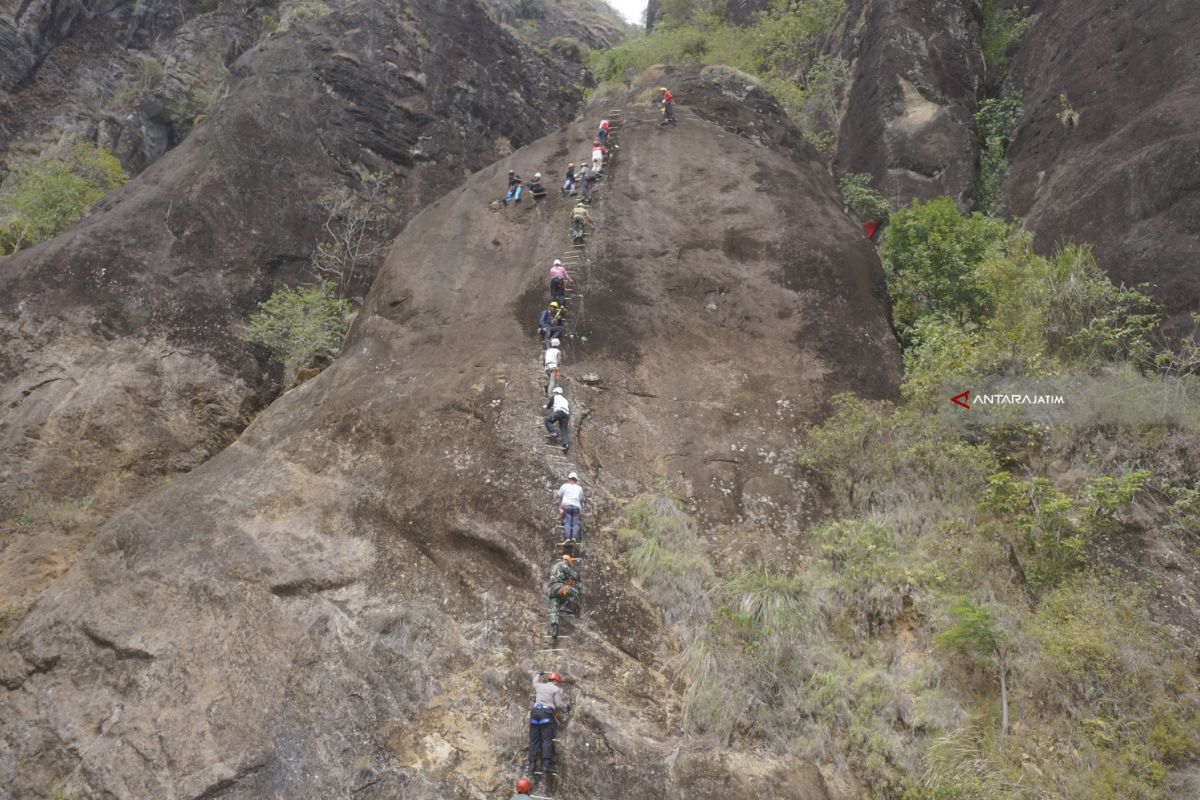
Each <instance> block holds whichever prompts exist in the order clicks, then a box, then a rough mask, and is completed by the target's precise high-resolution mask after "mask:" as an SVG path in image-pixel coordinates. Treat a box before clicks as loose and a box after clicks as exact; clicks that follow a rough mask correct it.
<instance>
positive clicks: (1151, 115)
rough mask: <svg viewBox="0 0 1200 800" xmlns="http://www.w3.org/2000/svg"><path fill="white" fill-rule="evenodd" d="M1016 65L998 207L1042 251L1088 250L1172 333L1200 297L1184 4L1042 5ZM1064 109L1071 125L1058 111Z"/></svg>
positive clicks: (1193, 59)
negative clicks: (1007, 159) (1160, 310)
mask: <svg viewBox="0 0 1200 800" xmlns="http://www.w3.org/2000/svg"><path fill="white" fill-rule="evenodd" d="M1034 10H1035V11H1036V12H1038V14H1039V16H1038V20H1037V22H1036V23H1035V24H1034V25H1033V27H1032V28H1031V29H1030V31H1029V33H1028V34H1027V35H1026V38H1025V40H1024V43H1023V45H1022V47H1021V49H1020V51H1019V53H1018V56H1017V60H1016V62H1015V64H1014V70H1013V77H1012V85H1013V87H1014V88H1015V89H1016V90H1017V91H1019V92H1020V94H1021V96H1022V98H1023V102H1024V108H1025V117H1024V119H1023V120H1022V121H1021V124H1020V126H1019V129H1018V132H1017V135H1016V137H1015V140H1014V142H1013V145H1012V147H1011V149H1010V156H1011V158H1012V172H1011V175H1010V177H1009V180H1008V183H1007V184H1006V189H1005V198H1006V206H1005V210H1007V211H1009V212H1011V213H1013V214H1017V215H1020V216H1023V217H1025V220H1026V225H1027V226H1028V227H1029V228H1030V229H1032V230H1034V231H1036V232H1037V235H1038V242H1037V243H1038V245H1039V246H1040V247H1043V248H1047V249H1048V248H1051V247H1053V246H1054V245H1055V243H1057V242H1061V241H1066V240H1074V241H1080V242H1091V243H1093V244H1095V246H1096V256H1097V258H1098V259H1099V261H1100V263H1101V265H1102V266H1103V267H1104V268H1105V269H1106V270H1107V271H1108V272H1109V273H1110V274H1112V275H1113V276H1114V278H1116V279H1118V280H1122V281H1125V282H1126V283H1129V284H1135V283H1139V282H1142V281H1149V282H1151V283H1153V284H1155V285H1156V286H1157V289H1156V291H1155V295H1156V297H1157V298H1158V299H1159V300H1160V301H1161V302H1162V303H1164V304H1165V306H1166V308H1167V311H1168V313H1170V314H1171V315H1172V316H1173V317H1174V319H1175V322H1176V325H1177V327H1178V328H1179V329H1182V328H1183V327H1185V326H1186V325H1188V320H1187V315H1188V313H1189V312H1192V311H1195V308H1196V298H1197V296H1198V295H1200V277H1198V276H1197V273H1196V270H1195V264H1196V263H1197V259H1198V257H1200V233H1198V231H1200V193H1197V191H1196V187H1197V185H1200V128H1198V127H1197V125H1196V115H1195V113H1194V112H1195V109H1196V107H1197V101H1198V100H1200V67H1198V64H1200V62H1198V60H1197V55H1196V48H1195V42H1196V39H1197V36H1200V15H1197V14H1196V7H1195V4H1194V3H1189V2H1184V1H1183V0H1167V1H1166V2H1131V3H1122V4H1107V5H1106V4H1095V3H1087V2H1082V0H1080V1H1079V2H1061V3H1041V4H1038V5H1037V6H1036V7H1035V8H1034ZM1069 110H1073V111H1074V112H1076V113H1077V114H1078V118H1077V119H1076V120H1074V121H1073V120H1072V118H1071V117H1070V116H1069V115H1068V114H1066V113H1064V112H1066V111H1069Z"/></svg>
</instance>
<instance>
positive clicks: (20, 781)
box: [0, 70, 900, 800]
mask: <svg viewBox="0 0 1200 800" xmlns="http://www.w3.org/2000/svg"><path fill="white" fill-rule="evenodd" d="M663 80H669V81H670V85H671V86H672V87H675V88H676V89H677V94H676V96H677V97H678V101H679V102H678V113H679V117H680V120H679V122H678V124H677V125H675V126H673V127H670V128H663V127H661V126H660V125H659V124H658V120H657V114H656V112H655V110H654V108H653V107H651V106H648V105H647V104H646V103H645V99H646V98H647V97H649V96H650V95H651V91H650V89H651V88H652V87H653V86H654V85H657V84H658V83H659V82H661V81H663ZM613 108H620V109H623V111H624V113H623V115H622V116H623V117H624V120H623V122H622V124H621V126H620V127H619V128H618V131H617V133H616V134H615V135H616V138H617V141H619V143H620V150H619V153H618V155H617V158H616V161H615V162H614V163H613V164H612V165H610V168H609V169H608V171H607V175H606V177H605V180H604V181H603V182H602V184H601V185H600V188H599V190H598V192H597V200H596V203H595V205H594V206H593V216H594V218H595V222H596V226H595V228H594V229H593V233H592V235H591V237H590V238H589V240H588V242H587V244H586V247H585V248H584V249H583V252H582V255H583V260H582V261H580V262H579V263H574V264H572V265H571V267H572V270H573V272H574V275H573V277H574V280H575V282H574V287H575V293H574V297H573V299H572V301H571V303H570V304H569V305H570V312H571V315H570V320H571V324H570V336H569V337H568V339H567V342H568V343H567V346H566V351H567V359H566V363H565V372H566V379H565V385H566V387H567V393H568V396H569V397H570V398H571V400H572V402H573V412H572V420H573V422H572V425H573V429H574V434H575V439H574V441H575V443H574V445H573V447H572V451H571V453H570V455H569V457H568V458H567V459H561V458H559V457H558V456H557V455H556V452H557V451H556V449H550V448H547V447H546V445H545V444H544V441H543V440H544V431H543V429H542V427H541V413H542V412H541V406H542V404H543V402H544V394H543V390H542V388H541V387H540V386H539V382H538V376H539V374H540V367H539V365H540V356H541V350H540V347H539V344H538V340H537V336H536V334H535V332H534V326H535V317H536V312H537V310H538V308H539V307H540V306H541V305H542V304H543V303H544V302H545V294H546V285H545V280H546V269H547V265H548V264H549V263H550V261H551V260H552V259H553V258H555V257H560V256H564V255H565V254H570V253H572V252H573V249H572V248H571V246H570V243H569V239H568V236H567V225H566V220H567V216H568V214H569V210H570V207H571V205H572V203H573V201H572V200H571V199H569V198H562V197H560V196H559V194H558V192H557V190H555V191H552V192H551V193H550V196H549V197H547V198H546V199H545V200H543V201H541V202H535V201H533V200H532V199H526V200H525V201H524V202H523V203H521V204H520V205H517V206H510V207H508V208H501V207H499V206H498V204H496V203H495V201H494V198H495V197H496V194H497V190H498V189H499V188H500V187H501V186H502V185H503V178H504V174H505V170H507V169H510V168H515V169H517V170H518V171H521V172H522V173H524V174H527V173H531V172H533V171H535V170H540V171H541V172H543V173H544V174H548V175H557V174H558V172H559V168H560V167H561V166H562V165H564V164H565V162H566V161H568V160H578V159H577V158H573V156H577V155H578V154H579V153H581V152H583V151H584V150H585V149H586V148H587V143H588V141H590V138H591V129H592V125H593V123H594V121H595V119H597V118H598V117H599V116H600V115H602V114H607V113H608V111H609V110H610V109H613ZM899 372H900V369H899V356H898V352H897V346H896V343H895V340H894V338H893V337H892V334H891V330H890V327H889V324H888V318H887V309H886V304H885V300H884V295H883V280H882V272H881V269H880V265H879V262H878V261H877V259H876V257H875V254H874V252H873V250H872V248H871V247H870V245H869V244H868V243H867V242H866V241H865V240H864V239H863V237H862V235H861V232H860V231H859V230H858V229H857V227H856V226H855V225H854V223H853V222H852V221H851V220H850V219H848V218H847V217H846V216H845V215H844V214H843V213H842V211H841V208H840V203H839V201H838V197H837V194H836V191H835V189H834V187H833V185H832V182H831V180H830V178H829V176H828V174H827V173H826V172H825V171H824V170H823V169H822V167H821V165H820V163H819V162H817V161H816V160H815V159H813V158H812V155H811V152H810V151H809V150H808V148H807V147H806V146H805V145H804V144H803V141H802V140H801V139H800V137H799V136H798V135H797V134H796V132H795V131H794V129H792V128H791V127H790V125H788V123H787V122H786V119H785V118H784V116H783V114H782V112H781V111H780V110H779V107H778V106H777V105H776V104H775V103H774V101H772V100H771V99H770V98H769V97H768V96H767V95H765V94H763V93H762V92H761V91H759V90H758V89H757V88H756V87H754V86H753V85H748V84H745V83H744V82H743V81H742V80H741V79H740V78H738V77H737V76H736V75H733V74H731V73H728V72H723V71H706V72H703V73H701V72H699V71H695V70H693V71H690V72H688V73H676V74H670V75H663V74H661V73H652V74H650V75H647V76H645V77H644V78H643V79H642V80H641V81H640V82H638V83H636V84H635V85H634V86H633V88H631V89H630V90H628V91H621V92H610V93H604V94H602V95H601V96H600V97H598V98H597V99H596V100H595V102H594V104H593V105H592V106H591V108H590V109H589V111H588V112H587V114H586V115H585V117H584V119H583V121H580V122H578V123H576V124H573V125H571V126H569V127H568V128H566V129H564V130H562V131H560V132H558V133H555V134H551V135H549V136H547V137H545V138H542V139H539V140H537V141H536V142H533V143H532V144H530V145H529V146H527V147H525V148H523V149H522V150H520V151H518V152H516V153H514V154H513V155H512V156H511V157H509V158H505V159H503V160H501V161H500V162H498V163H496V164H494V165H492V166H490V167H488V168H486V169H484V170H482V171H481V172H480V173H478V174H477V175H475V176H473V177H472V178H470V179H469V180H468V181H467V182H466V183H465V184H464V185H463V186H462V187H461V188H459V189H457V190H454V191H452V192H451V193H449V194H448V195H446V196H444V197H442V198H441V199H439V200H437V201H435V202H433V203H431V204H429V205H428V207H427V208H426V209H425V210H424V211H423V212H422V213H421V214H420V215H418V216H417V217H416V218H415V219H414V220H413V221H412V222H411V223H410V224H409V225H408V227H407V228H406V229H405V231H404V233H403V234H402V235H401V236H400V238H399V239H398V240H397V241H396V243H395V246H394V248H393V250H392V253H391V256H390V257H389V258H388V260H387V263H386V265H385V267H384V268H383V271H382V272H381V274H380V276H379V278H378V279H377V280H376V282H375V284H374V286H373V287H372V290H371V293H370V295H369V296H368V298H367V300H366V305H365V307H364V310H363V312H362V313H361V314H360V316H359V318H358V321H357V322H356V324H355V327H354V329H353V330H352V332H351V336H350V339H349V341H348V343H347V346H346V348H345V351H344V354H343V355H342V357H341V358H339V359H338V360H337V361H336V362H335V363H334V364H333V366H332V367H330V368H329V369H327V370H326V371H325V372H323V373H322V374H321V375H319V376H318V377H316V378H314V379H312V380H310V381H308V382H306V383H304V384H302V385H301V386H300V387H298V388H296V389H294V390H292V391H289V392H287V393H286V394H284V395H283V396H282V397H281V398H279V399H278V400H277V401H275V402H274V403H273V404H272V405H271V407H270V408H268V409H267V410H266V411H264V412H263V413H262V414H261V415H260V416H258V418H257V419H256V420H255V422H254V423H253V424H252V425H251V426H250V427H249V428H248V429H247V430H246V431H245V432H244V433H243V434H242V435H241V436H240V437H239V438H238V440H237V441H236V442H235V443H234V444H232V445H231V446H230V447H228V448H227V449H225V450H224V451H223V452H222V453H220V454H219V455H217V456H215V457H214V458H212V459H210V460H208V461H207V462H206V463H204V464H203V465H202V466H200V467H198V468H197V469H195V470H193V471H192V472H190V473H189V474H187V475H185V476H181V477H180V478H178V479H177V480H175V481H173V482H172V483H171V484H169V485H167V486H164V487H162V488H160V489H158V490H157V491H155V492H154V493H153V494H150V495H148V496H146V497H144V498H143V499H141V500H140V501H138V502H136V503H134V504H132V505H131V506H129V507H128V508H127V509H125V510H123V511H122V512H121V513H119V514H117V515H116V516H114V517H113V518H112V519H111V520H109V522H108V523H107V524H106V525H105V526H104V529H103V530H102V532H101V533H100V535H99V536H98V537H97V538H96V540H95V541H94V543H93V545H92V546H91V547H90V548H89V549H88V551H87V552H86V554H85V556H84V557H83V558H81V559H79V560H78V561H77V562H76V564H75V566H74V567H73V568H72V569H71V570H70V571H69V572H68V573H66V574H65V575H63V576H62V577H61V578H59V579H58V580H57V581H55V583H54V584H53V585H52V586H51V587H50V588H49V589H47V590H46V591H45V592H43V593H42V595H41V596H40V597H39V599H38V601H37V603H36V605H35V606H34V607H33V609H32V610H31V611H30V612H29V614H28V616H27V617H26V618H25V619H24V621H23V622H22V623H21V625H20V627H19V628H18V629H17V630H16V631H15V632H14V633H13V635H12V638H11V640H10V642H9V643H8V645H7V646H6V647H5V648H4V649H2V650H0V683H2V684H3V685H4V686H5V687H6V688H7V691H6V692H4V693H3V695H2V696H0V742H2V744H0V785H4V786H6V787H9V790H10V791H11V792H12V793H13V794H14V796H16V797H18V798H26V797H34V796H37V794H38V793H40V792H44V791H46V790H47V789H48V787H49V786H51V785H52V784H53V782H54V781H55V780H56V779H58V778H60V777H62V776H71V780H70V782H69V783H70V785H69V789H70V790H71V791H72V792H73V795H72V796H75V797H80V798H91V797H117V798H133V797H149V796H153V797H163V798H200V797H215V796H221V797H227V798H276V797H278V798H284V797H287V798H327V797H334V796H347V795H351V794H352V795H353V796H355V797H366V798H399V797H447V798H451V797H452V798H473V797H481V796H491V795H493V794H497V793H499V792H502V791H503V790H504V788H506V785H509V786H510V785H511V783H510V781H511V780H512V778H513V777H515V776H516V775H517V774H519V771H520V770H521V768H522V764H523V760H524V757H523V754H522V750H523V741H522V740H523V738H524V735H525V728H526V724H525V716H524V715H525V711H526V709H527V705H528V701H529V694H530V691H529V678H530V674H531V673H532V672H533V671H535V670H537V669H539V668H556V669H559V670H560V671H562V672H564V673H566V675H567V679H568V687H569V688H568V695H569V696H570V697H571V699H572V701H573V702H574V705H575V709H576V713H575V714H574V715H573V719H572V720H571V722H570V724H569V725H568V726H567V727H565V728H564V729H563V733H562V734H561V738H562V739H563V743H562V744H561V745H560V746H561V747H562V749H563V754H564V755H563V763H564V772H563V775H562V776H561V778H560V780H559V782H558V789H557V791H559V792H561V793H562V794H563V796H571V797H580V798H605V797H615V796H621V794H622V792H623V791H624V790H625V789H627V788H628V787H629V786H633V785H636V786H639V787H640V789H639V791H642V792H643V793H646V794H651V795H655V796H662V797H666V798H671V800H684V798H692V797H704V796H712V794H713V793H714V792H720V793H721V795H722V796H725V797H731V798H747V799H748V798H751V797H761V796H763V795H764V794H769V795H770V796H772V797H780V798H805V799H806V800H824V799H825V798H828V797H833V796H834V794H833V793H832V792H831V791H830V790H829V789H828V788H827V787H826V786H825V783H824V781H823V780H822V777H821V775H820V773H819V772H818V771H817V770H816V769H815V768H813V767H811V766H807V765H804V764H798V763H796V762H795V761H794V760H789V759H779V758H775V757H772V756H769V755H763V754H751V753H748V752H741V753H739V752H737V751H738V750H739V748H740V747H742V745H740V744H739V743H733V745H732V746H731V747H727V748H723V750H722V752H711V751H710V750H708V749H707V748H706V746H705V745H704V744H703V743H702V742H701V741H697V740H692V739H690V738H689V737H684V736H683V735H682V734H681V732H680V730H679V718H678V704H679V702H680V699H681V695H680V692H681V691H682V689H681V687H680V686H678V685H677V684H676V685H673V684H672V683H671V682H670V681H669V680H668V678H667V676H666V670H667V665H668V663H669V661H670V659H671V657H672V655H673V654H674V644H673V642H672V639H671V637H670V635H669V633H668V632H667V631H665V630H664V629H663V626H662V622H661V620H660V619H659V617H658V614H657V613H656V612H655V610H654V605H653V602H652V600H653V598H646V597H644V596H642V594H641V592H640V590H638V589H637V587H635V586H634V585H632V584H631V583H630V581H629V579H628V577H627V575H626V572H625V570H624V569H623V568H621V567H620V563H619V561H618V559H617V555H618V553H617V551H618V544H617V541H616V537H615V536H614V534H613V532H612V531H611V529H608V530H606V523H607V522H609V521H611V520H612V517H613V513H614V511H615V510H616V509H617V507H618V505H619V500H620V498H621V497H628V496H631V495H632V494H633V493H635V492H639V491H643V490H647V489H651V488H654V487H663V486H666V487H668V488H670V489H671V490H672V491H674V492H675V493H676V494H678V495H680V496H681V497H686V498H690V499H691V501H692V503H693V508H694V510H695V511H696V512H697V513H698V514H700V515H701V516H702V518H703V519H704V520H705V522H706V525H705V536H706V537H709V541H710V542H711V544H712V547H713V550H714V555H718V554H719V553H720V552H726V553H728V554H729V555H728V556H727V557H728V558H733V559H741V560H744V561H746V562H750V563H757V564H760V565H761V564H765V563H770V562H772V561H773V560H778V559H779V558H781V557H782V555H783V554H785V553H786V552H787V551H788V550H789V549H790V548H791V547H793V546H794V542H795V536H796V533H797V532H798V531H800V530H801V529H802V528H803V527H804V524H805V521H806V518H807V515H808V514H809V512H810V510H811V504H812V500H813V498H812V497H811V495H810V492H809V490H808V487H807V486H805V484H804V483H803V481H802V480H801V478H800V476H799V474H798V472H797V468H796V464H795V448H796V446H797V442H798V441H799V439H800V436H801V432H800V431H801V428H802V426H803V425H804V424H805V423H806V422H808V421H810V420H813V419H815V418H817V417H819V416H820V415H821V413H822V409H823V405H824V403H825V401H826V400H827V399H828V398H829V396H830V395H831V394H832V393H834V392H837V391H841V390H847V389H853V390H857V391H860V392H862V393H864V394H866V395H868V396H874V397H890V396H894V395H895V393H896V391H897V383H898V379H899ZM585 374H587V375H589V378H588V382H587V383H584V382H583V381H582V380H581V379H580V378H581V376H583V375H585ZM568 464H570V465H571V466H573V467H574V468H577V469H578V470H579V471H580V472H581V473H582V475H583V478H584V483H585V486H586V487H587V491H588V501H587V509H586V516H585V522H584V525H585V528H584V541H585V546H586V547H587V548H588V551H587V554H588V558H587V560H585V562H584V579H583V585H584V590H585V605H584V609H585V615H584V617H582V618H581V619H579V620H578V621H577V622H576V623H574V625H573V628H574V630H573V635H572V638H570V639H568V640H565V642H566V643H565V644H561V645H560V647H562V648H565V650H561V651H545V650H543V649H542V648H544V647H546V645H542V644H540V642H541V641H542V640H541V639H540V632H541V631H542V630H544V619H545V606H546V600H545V594H544V581H545V574H546V569H547V568H548V566H549V564H550V560H551V554H552V552H554V548H553V541H554V536H555V531H554V527H555V526H556V524H557V515H556V514H555V513H554V502H553V495H552V489H553V488H554V487H555V486H556V485H557V484H558V483H559V482H560V481H561V480H562V476H563V474H564V472H565V471H566V469H567V468H568Z"/></svg>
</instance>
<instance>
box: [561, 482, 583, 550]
mask: <svg viewBox="0 0 1200 800" xmlns="http://www.w3.org/2000/svg"><path fill="white" fill-rule="evenodd" d="M555 496H556V497H558V498H560V502H559V505H558V513H559V516H560V517H562V523H563V544H568V543H571V544H574V543H576V542H578V541H579V515H580V513H581V512H582V511H583V487H582V486H580V485H579V476H578V475H577V474H576V473H574V472H572V473H570V474H568V475H567V482H566V483H564V484H563V485H562V486H560V487H558V492H556V493H555Z"/></svg>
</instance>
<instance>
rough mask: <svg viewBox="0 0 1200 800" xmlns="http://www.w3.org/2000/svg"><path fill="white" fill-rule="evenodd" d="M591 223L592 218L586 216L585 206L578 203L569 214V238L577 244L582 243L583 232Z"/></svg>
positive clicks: (588, 215)
mask: <svg viewBox="0 0 1200 800" xmlns="http://www.w3.org/2000/svg"><path fill="white" fill-rule="evenodd" d="M591 223H592V217H591V215H590V214H588V210H587V206H585V205H584V204H583V203H579V204H578V205H577V206H575V209H574V210H573V211H572V212H571V237H572V238H573V239H574V240H575V241H576V242H577V243H578V242H582V241H583V232H584V231H585V230H586V229H587V226H588V225H590V224H591Z"/></svg>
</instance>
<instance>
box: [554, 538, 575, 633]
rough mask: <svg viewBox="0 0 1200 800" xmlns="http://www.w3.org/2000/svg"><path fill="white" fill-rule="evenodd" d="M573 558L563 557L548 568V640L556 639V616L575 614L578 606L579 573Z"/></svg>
mask: <svg viewBox="0 0 1200 800" xmlns="http://www.w3.org/2000/svg"><path fill="white" fill-rule="evenodd" d="M574 565H575V558H574V557H573V556H569V555H565V556H563V557H562V558H560V559H559V560H558V561H556V562H554V566H553V567H551V568H550V589H549V597H550V638H552V639H558V614H559V612H560V611H561V612H562V613H564V614H575V613H576V612H577V611H578V605H579V587H578V586H576V585H575V584H576V583H578V582H579V573H578V572H576V571H575V570H574V568H573V567H574Z"/></svg>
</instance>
